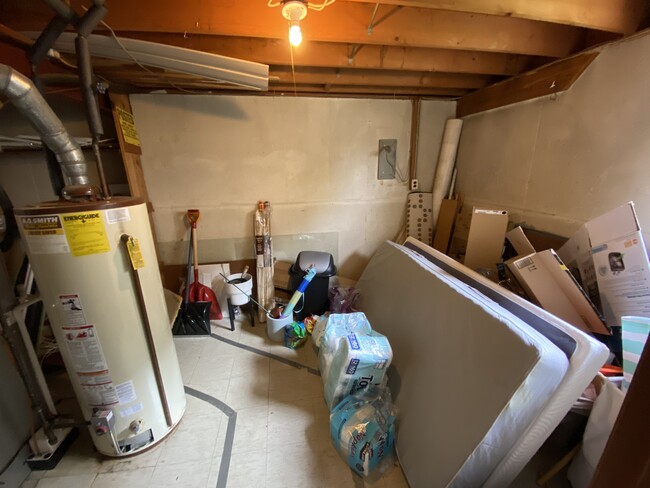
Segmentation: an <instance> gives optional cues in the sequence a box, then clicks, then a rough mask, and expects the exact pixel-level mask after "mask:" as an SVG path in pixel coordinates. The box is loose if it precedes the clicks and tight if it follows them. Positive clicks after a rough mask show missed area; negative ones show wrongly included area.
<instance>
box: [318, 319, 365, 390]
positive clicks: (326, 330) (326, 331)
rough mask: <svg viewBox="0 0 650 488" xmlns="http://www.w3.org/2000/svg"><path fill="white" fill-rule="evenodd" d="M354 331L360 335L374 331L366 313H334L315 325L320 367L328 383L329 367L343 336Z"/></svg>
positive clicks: (325, 381)
mask: <svg viewBox="0 0 650 488" xmlns="http://www.w3.org/2000/svg"><path fill="white" fill-rule="evenodd" d="M352 333H357V334H359V335H369V334H371V333H372V327H370V322H368V319H367V318H366V315H365V314H364V313H362V312H356V313H346V314H332V315H330V316H329V318H328V319H327V321H325V322H322V321H319V322H318V323H317V324H316V326H314V332H313V338H314V343H315V344H317V345H318V348H319V353H318V367H319V369H320V372H321V377H322V379H323V383H327V378H328V376H329V369H330V366H331V364H332V361H333V360H334V353H335V352H336V350H337V349H338V347H339V342H340V340H341V338H342V337H345V336H346V335H348V334H352Z"/></svg>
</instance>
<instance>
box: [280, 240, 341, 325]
mask: <svg viewBox="0 0 650 488" xmlns="http://www.w3.org/2000/svg"><path fill="white" fill-rule="evenodd" d="M311 265H314V266H316V276H314V277H313V278H312V280H311V283H309V286H308V287H307V289H306V290H305V293H304V295H303V296H302V298H301V299H300V300H299V301H298V303H297V304H296V308H295V310H294V315H295V317H296V318H297V319H298V320H302V319H304V318H305V317H307V316H308V315H311V314H317V315H320V314H322V313H325V312H327V310H329V306H330V300H329V296H328V294H327V292H328V288H329V283H330V276H334V275H335V274H336V266H334V258H333V257H332V255H331V254H329V253H327V252H320V251H302V252H300V253H299V254H298V257H297V258H296V262H295V263H293V265H292V266H291V268H289V286H290V287H291V291H292V292H294V291H296V290H297V289H298V286H299V285H300V283H301V282H302V279H303V278H304V277H305V274H307V270H308V269H309V267H310V266H311Z"/></svg>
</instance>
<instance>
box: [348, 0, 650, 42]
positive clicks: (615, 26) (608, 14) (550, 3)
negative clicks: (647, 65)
mask: <svg viewBox="0 0 650 488" xmlns="http://www.w3.org/2000/svg"><path fill="white" fill-rule="evenodd" d="M344 1H347V2H356V3H372V4H376V3H377V2H376V1H375V0H344ZM381 4H385V5H401V6H408V7H420V8H433V9H443V10H452V11H455V12H466V13H481V14H491V15H501V16H507V17H516V18H521V19H528V20H539V21H542V22H554V23H557V24H566V25H573V26H577V27H586V28H588V29H597V30H603V31H607V32H615V33H617V34H631V33H633V32H636V31H637V29H639V27H640V26H641V23H642V22H643V21H644V19H645V18H646V17H647V15H648V12H649V11H650V2H648V1H647V0H589V2H588V3H586V2H585V1H584V0H524V1H522V0H381Z"/></svg>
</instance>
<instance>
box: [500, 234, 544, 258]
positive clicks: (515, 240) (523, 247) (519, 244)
mask: <svg viewBox="0 0 650 488" xmlns="http://www.w3.org/2000/svg"><path fill="white" fill-rule="evenodd" d="M506 239H508V242H510V245H511V246H512V247H513V248H514V250H515V251H516V252H517V256H528V255H529V254H532V253H534V252H535V248H534V247H533V245H532V244H531V243H530V241H529V240H528V237H526V234H524V229H522V228H521V227H515V228H514V229H512V230H511V231H509V232H508V233H506ZM542 250H543V249H542Z"/></svg>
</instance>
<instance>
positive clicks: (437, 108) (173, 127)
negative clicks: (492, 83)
mask: <svg viewBox="0 0 650 488" xmlns="http://www.w3.org/2000/svg"><path fill="white" fill-rule="evenodd" d="M131 103H132V106H133V111H134V115H135V119H136V125H137V127H138V132H139V134H140V138H141V141H142V149H143V156H142V162H143V167H144V173H145V178H146V181H147V188H148V191H149V195H150V197H151V200H152V203H153V205H154V209H155V212H154V222H155V225H156V230H157V233H158V238H159V240H160V241H161V247H163V248H165V247H169V246H170V245H172V244H169V243H174V242H179V241H181V240H184V239H187V237H188V236H187V233H188V230H187V227H186V225H185V223H184V219H183V217H184V214H185V212H186V210H187V209H188V208H192V207H197V208H199V209H200V210H201V214H202V218H201V221H200V222H199V238H200V240H205V241H206V244H207V243H208V241H210V240H219V242H220V244H221V245H224V241H223V240H224V239H232V240H233V241H234V245H233V249H234V248H235V247H236V246H238V245H240V243H241V241H240V240H241V239H242V238H243V239H250V240H251V241H250V242H251V249H252V245H253V244H252V243H253V241H252V237H253V212H254V209H255V205H256V202H257V201H258V200H268V201H270V202H271V204H272V206H273V219H272V227H273V234H274V235H277V236H283V237H284V238H286V239H285V241H286V242H289V241H290V240H291V239H292V237H291V236H300V235H310V234H314V235H315V234H319V235H324V234H326V235H328V236H329V235H330V234H335V235H336V236H337V238H336V239H332V238H331V237H328V240H327V242H328V243H336V245H337V247H338V249H337V251H338V252H335V253H333V254H335V255H337V256H338V260H337V262H336V264H337V266H338V268H339V270H340V273H341V274H342V275H344V276H349V277H352V278H356V277H357V276H358V275H359V274H360V272H361V271H362V270H363V267H364V266H365V264H366V262H367V260H368V259H369V258H370V256H371V255H372V254H373V253H374V251H375V249H376V247H377V245H378V244H379V243H380V242H382V241H383V240H385V239H390V238H393V237H394V236H395V235H396V234H397V233H398V231H399V229H400V226H401V225H403V214H404V209H405V202H406V195H407V193H408V188H407V184H406V182H405V181H404V182H400V181H398V180H378V179H377V156H378V154H377V151H378V140H379V139H397V168H398V175H401V176H403V177H404V178H407V177H408V150H409V138H410V120H411V102H410V101H408V100H362V99H332V98H302V97H301V98H293V97H292V98H283V97H247V96H209V95H206V96H200V95H196V96H191V95H162V94H161V95H134V96H132V97H131ZM424 106H425V107H426V108H425V109H424V110H423V112H425V115H424V116H423V117H424V119H425V121H426V123H427V124H431V125H432V127H431V130H430V132H431V133H433V134H434V136H431V137H430V138H427V141H424V142H423V143H421V144H420V148H421V149H420V151H421V154H428V153H432V152H434V151H435V152H436V154H437V151H436V150H435V148H434V146H435V144H439V139H440V136H439V134H440V133H441V131H442V125H443V124H444V120H445V119H446V118H447V116H448V114H451V113H452V112H453V110H454V103H453V102H426V103H424ZM436 124H438V125H439V127H433V126H435V125H436ZM435 134H437V135H435ZM434 139H435V140H434ZM431 164H432V163H426V162H425V163H420V165H419V168H424V170H425V171H428V172H429V174H433V169H432V167H431ZM433 164H435V163H433ZM427 165H428V166H427ZM282 242H283V241H282V239H278V240H277V241H276V243H275V244H276V249H277V253H278V254H279V255H284V256H288V255H290V254H291V255H292V254H293V253H295V249H294V248H293V247H291V249H283V248H282ZM172 247H173V245H172ZM225 247H226V248H227V247H228V246H227V245H226V246H225ZM324 250H325V249H324ZM169 255H174V256H179V254H178V253H170V254H169ZM240 257H243V256H240ZM174 259H178V257H176V258H174ZM183 260H184V258H183ZM181 262H182V261H181ZM167 264H175V263H171V262H170V263H167Z"/></svg>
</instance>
